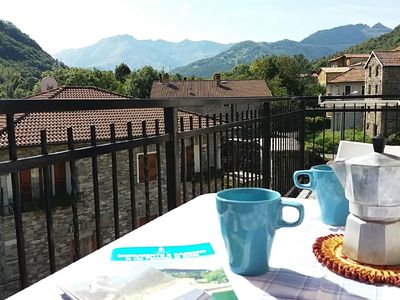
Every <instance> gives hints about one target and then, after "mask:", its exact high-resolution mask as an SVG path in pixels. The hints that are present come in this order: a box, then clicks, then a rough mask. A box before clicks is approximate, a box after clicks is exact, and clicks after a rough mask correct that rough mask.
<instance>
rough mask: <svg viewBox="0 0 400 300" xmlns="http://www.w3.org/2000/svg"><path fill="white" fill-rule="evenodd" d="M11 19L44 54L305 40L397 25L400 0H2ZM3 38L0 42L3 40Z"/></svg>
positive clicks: (4, 15) (1, 9)
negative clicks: (127, 42) (118, 46)
mask: <svg viewBox="0 0 400 300" xmlns="http://www.w3.org/2000/svg"><path fill="white" fill-rule="evenodd" d="M0 3H1V4H0V19H2V20H6V21H10V22H12V23H13V24H14V25H16V26H17V27H18V28H19V29H20V30H21V31H22V32H24V33H26V34H28V35H29V36H30V37H31V38H32V39H34V40H35V41H36V42H37V43H38V44H39V45H40V46H41V47H42V48H43V49H44V50H45V51H46V52H48V53H50V54H55V53H57V52H59V51H61V50H64V49H70V48H81V47H86V46H89V45H92V44H94V43H96V42H98V41H99V40H101V39H103V38H107V37H110V36H114V35H119V34H129V35H131V36H133V37H135V38H137V39H140V40H144V39H152V40H157V39H163V40H167V41H172V42H179V41H182V40H184V39H190V40H195V41H199V40H211V41H215V42H220V43H236V42H240V41H244V40H253V41H256V42H261V41H263V42H275V41H278V40H282V39H291V40H294V41H300V40H302V39H303V38H305V37H307V36H309V35H310V34H312V33H314V32H316V31H318V30H323V29H329V28H333V27H337V26H343V25H348V24H357V23H362V24H367V25H369V26H373V25H374V24H376V23H378V22H381V23H382V24H383V25H385V26H387V27H390V28H394V27H396V26H397V25H399V24H400V1H398V0H381V1H376V0H355V1H352V0H34V1H33V0H2V1H1V2H0ZM0 42H1V41H0Z"/></svg>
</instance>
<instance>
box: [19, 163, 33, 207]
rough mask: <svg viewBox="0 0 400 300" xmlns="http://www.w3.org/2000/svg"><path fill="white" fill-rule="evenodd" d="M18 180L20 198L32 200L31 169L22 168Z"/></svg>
mask: <svg viewBox="0 0 400 300" xmlns="http://www.w3.org/2000/svg"><path fill="white" fill-rule="evenodd" d="M19 180H20V185H21V200H22V201H32V178H31V170H30V169H29V170H22V171H21V172H19Z"/></svg>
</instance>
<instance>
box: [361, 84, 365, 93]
mask: <svg viewBox="0 0 400 300" xmlns="http://www.w3.org/2000/svg"><path fill="white" fill-rule="evenodd" d="M364 94H365V86H364V85H363V86H362V87H361V95H364Z"/></svg>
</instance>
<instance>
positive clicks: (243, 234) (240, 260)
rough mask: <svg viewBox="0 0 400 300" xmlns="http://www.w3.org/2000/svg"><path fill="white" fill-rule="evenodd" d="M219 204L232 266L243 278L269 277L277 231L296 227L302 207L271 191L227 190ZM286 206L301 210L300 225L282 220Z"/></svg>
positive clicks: (218, 208) (223, 231)
mask: <svg viewBox="0 0 400 300" xmlns="http://www.w3.org/2000/svg"><path fill="white" fill-rule="evenodd" d="M216 201H217V210H218V216H219V222H220V225H221V232H222V236H223V238H224V242H225V246H226V250H227V252H228V257H229V265H230V267H231V269H232V271H233V272H235V273H236V274H240V275H248V276H256V275H261V274H264V273H266V272H267V271H268V270H269V266H268V261H269V256H270V252H271V246H272V241H273V240H274V236H275V230H276V229H278V228H281V227H294V226H297V225H299V224H301V222H302V221H303V218H304V208H303V205H301V204H300V203H296V202H292V201H287V200H282V199H281V194H279V193H278V192H276V191H272V190H268V189H262V188H234V189H226V190H223V191H220V192H218V193H217V196H216ZM284 206H291V207H294V208H296V209H297V210H298V212H299V217H298V219H297V221H295V222H292V223H289V222H286V221H284V220H283V219H282V208H283V207H284Z"/></svg>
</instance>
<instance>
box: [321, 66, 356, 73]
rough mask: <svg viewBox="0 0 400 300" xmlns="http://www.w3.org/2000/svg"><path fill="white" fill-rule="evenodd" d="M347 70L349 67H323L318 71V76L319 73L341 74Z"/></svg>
mask: <svg viewBox="0 0 400 300" xmlns="http://www.w3.org/2000/svg"><path fill="white" fill-rule="evenodd" d="M348 70H349V67H337V68H333V67H323V68H321V69H319V71H318V74H319V73H321V71H324V72H325V73H343V72H346V71H348Z"/></svg>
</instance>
